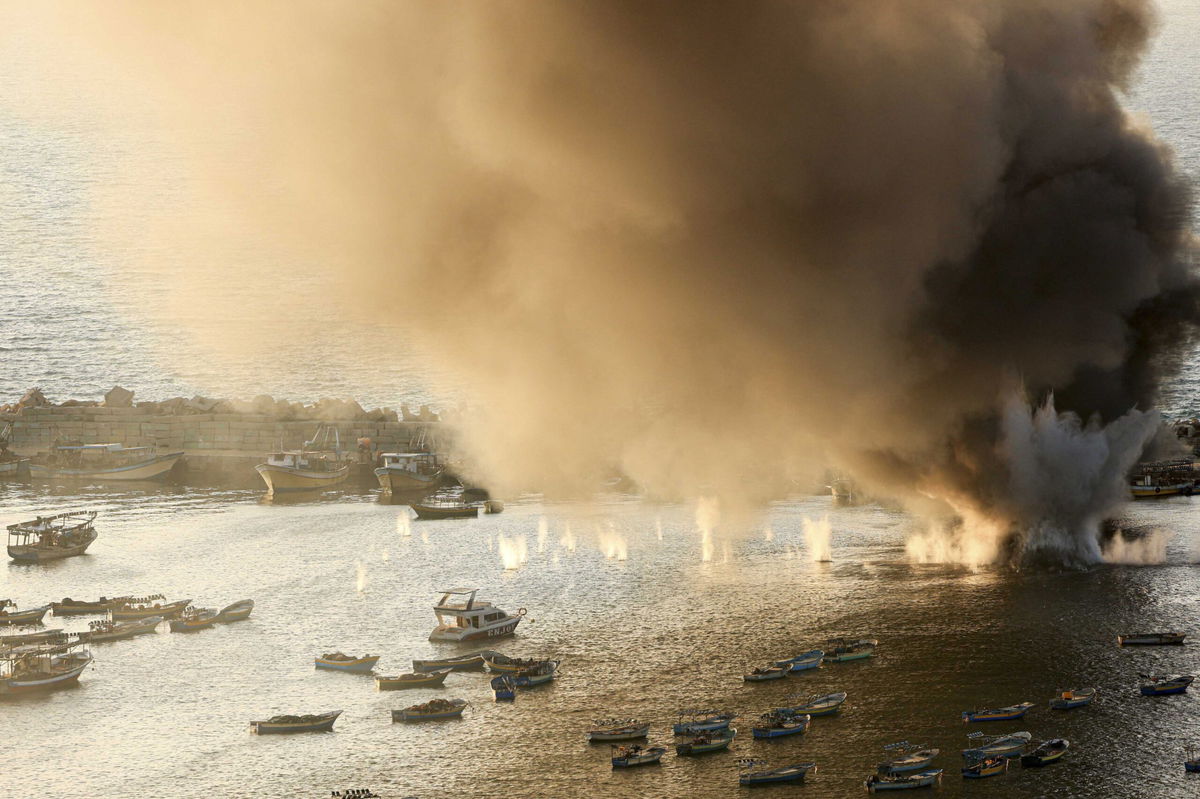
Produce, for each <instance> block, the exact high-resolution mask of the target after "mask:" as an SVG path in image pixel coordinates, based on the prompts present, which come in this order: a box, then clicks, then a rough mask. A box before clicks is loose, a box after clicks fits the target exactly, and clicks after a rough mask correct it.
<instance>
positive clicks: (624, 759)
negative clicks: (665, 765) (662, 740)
mask: <svg viewBox="0 0 1200 799" xmlns="http://www.w3.org/2000/svg"><path fill="white" fill-rule="evenodd" d="M666 753H667V748H666V747H665V746H651V747H650V748H648V749H643V748H642V747H640V746H614V747H613V748H612V767H613V768H632V767H633V766H649V765H653V764H654V763H658V762H659V761H660V760H662V756H663V755H665V754H666Z"/></svg>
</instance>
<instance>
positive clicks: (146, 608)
mask: <svg viewBox="0 0 1200 799" xmlns="http://www.w3.org/2000/svg"><path fill="white" fill-rule="evenodd" d="M165 598H166V597H164V596H162V595H161V594H155V595H153V596H148V597H139V598H135V599H129V600H126V601H125V602H122V603H121V604H120V605H118V606H117V607H115V608H112V609H111V610H110V611H109V613H110V614H111V616H112V619H113V621H129V620H130V619H147V618H150V617H151V616H162V617H163V618H164V619H171V618H174V617H176V616H178V615H179V614H180V613H183V611H185V610H187V607H188V606H189V605H191V604H192V600H190V599H180V600H177V601H175V602H167V603H166V604H163V603H162V600H164V599H165Z"/></svg>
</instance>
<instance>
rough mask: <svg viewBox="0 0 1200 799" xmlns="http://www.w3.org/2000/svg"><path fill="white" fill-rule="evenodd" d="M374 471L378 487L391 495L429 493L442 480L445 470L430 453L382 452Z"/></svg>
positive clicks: (435, 456)
mask: <svg viewBox="0 0 1200 799" xmlns="http://www.w3.org/2000/svg"><path fill="white" fill-rule="evenodd" d="M380 458H381V459H382V461H383V464H382V465H381V466H380V467H379V468H378V469H376V470H375V477H376V479H378V480H379V487H380V488H382V489H383V490H384V491H389V492H391V493H400V492H404V491H422V490H424V491H429V490H430V489H431V488H434V487H435V486H437V484H438V483H439V482H441V480H442V475H443V474H444V473H445V468H444V467H443V466H442V465H441V463H440V462H439V461H438V456H437V455H434V454H433V453H431V452H384V453H383V454H382V455H380Z"/></svg>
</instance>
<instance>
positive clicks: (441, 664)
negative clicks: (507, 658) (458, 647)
mask: <svg viewBox="0 0 1200 799" xmlns="http://www.w3.org/2000/svg"><path fill="white" fill-rule="evenodd" d="M412 665H413V671H441V670H442V669H450V670H451V671H480V670H482V669H483V655H474V656H471V657H465V658H447V659H446V660H414V661H413V662H412Z"/></svg>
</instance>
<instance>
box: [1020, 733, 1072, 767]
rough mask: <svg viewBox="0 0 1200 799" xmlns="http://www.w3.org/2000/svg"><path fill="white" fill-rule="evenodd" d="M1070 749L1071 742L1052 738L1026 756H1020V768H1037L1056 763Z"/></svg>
mask: <svg viewBox="0 0 1200 799" xmlns="http://www.w3.org/2000/svg"><path fill="white" fill-rule="evenodd" d="M1070 748H1071V742H1070V741H1068V740H1067V739H1066V738H1054V739H1052V740H1049V741H1045V742H1043V743H1042V744H1041V745H1039V746H1038V748H1037V749H1034V750H1033V751H1032V752H1030V753H1029V754H1027V755H1021V767H1022V768H1037V767H1039V766H1046V765H1049V764H1051V763H1056V762H1058V760H1059V759H1060V758H1061V757H1062V756H1063V755H1065V754H1066V753H1067V750H1068V749H1070Z"/></svg>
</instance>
